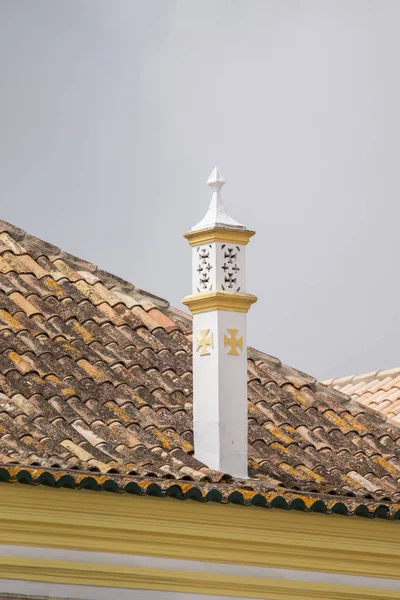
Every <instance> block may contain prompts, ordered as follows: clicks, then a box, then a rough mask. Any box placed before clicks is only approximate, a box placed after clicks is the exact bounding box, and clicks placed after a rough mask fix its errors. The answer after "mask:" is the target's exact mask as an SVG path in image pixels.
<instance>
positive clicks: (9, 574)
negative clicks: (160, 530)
mask: <svg viewBox="0 0 400 600" xmlns="http://www.w3.org/2000/svg"><path fill="white" fill-rule="evenodd" d="M0 578H1V579H18V580H23V581H45V582H51V583H59V584H62V583H64V584H65V583H66V584H69V585H71V584H72V585H74V584H75V585H87V586H103V587H109V588H124V589H143V590H162V591H164V592H187V593H193V594H209V595H211V594H215V595H218V596H232V597H242V598H243V597H244V598H268V599H269V600H294V599H297V598H303V599H305V600H399V598H400V592H398V591H392V590H385V589H376V588H375V589H374V588H367V587H353V586H347V585H340V584H339V585H338V584H326V583H312V582H307V581H293V580H285V579H270V578H262V577H248V576H240V575H231V574H229V575H224V574H219V573H204V572H193V571H181V570H167V569H153V568H145V567H131V566H121V565H107V564H98V563H90V562H75V561H61V560H42V559H36V558H19V557H13V556H1V557H0ZM53 593H55V594H56V593H57V592H56V591H54V592H53ZM110 598H111V595H110Z"/></svg>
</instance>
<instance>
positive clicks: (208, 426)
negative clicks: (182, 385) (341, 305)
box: [182, 168, 257, 477]
mask: <svg viewBox="0 0 400 600" xmlns="http://www.w3.org/2000/svg"><path fill="white" fill-rule="evenodd" d="M207 183H208V185H209V186H210V188H211V189H212V197H211V203H210V206H209V209H208V211H207V214H206V215H205V217H204V218H203V219H202V220H201V221H200V223H198V224H197V225H195V226H194V227H193V228H192V229H191V231H189V233H185V234H184V236H185V238H186V239H187V240H188V242H189V244H190V245H191V246H192V256H193V260H192V270H193V273H192V295H191V296H186V297H185V298H184V299H183V300H182V302H183V303H184V304H185V305H186V306H187V307H188V308H189V309H190V311H191V312H192V313H193V420H194V425H193V427H194V452H195V457H196V458H197V459H198V460H200V461H201V462H203V463H205V464H206V465H207V466H208V467H209V468H210V469H214V470H216V471H224V472H226V473H230V474H231V475H233V476H234V477H247V476H248V474H247V460H248V458H247V444H248V441H247V437H248V434H247V342H246V314H247V311H248V310H249V308H250V306H251V304H253V302H256V300H257V298H256V296H253V295H252V294H246V260H245V251H246V244H247V243H248V241H249V239H250V238H251V236H252V235H254V231H249V230H248V229H246V228H245V227H244V226H243V225H241V224H240V223H238V222H237V221H235V220H234V219H232V217H230V216H229V215H228V213H227V212H226V209H225V206H224V203H223V201H222V196H221V188H222V186H223V185H224V184H225V181H224V179H223V178H222V176H221V174H220V172H219V171H218V169H217V168H215V169H214V170H213V172H212V173H211V175H210V177H209V179H208V181H207Z"/></svg>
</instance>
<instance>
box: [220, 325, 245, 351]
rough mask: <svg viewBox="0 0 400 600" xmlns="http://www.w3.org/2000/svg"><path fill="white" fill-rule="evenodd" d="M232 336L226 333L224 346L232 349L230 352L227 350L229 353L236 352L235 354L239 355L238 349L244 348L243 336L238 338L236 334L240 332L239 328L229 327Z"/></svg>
mask: <svg viewBox="0 0 400 600" xmlns="http://www.w3.org/2000/svg"><path fill="white" fill-rule="evenodd" d="M228 331H229V334H230V337H228V336H227V335H224V348H229V347H230V350H229V352H227V354H234V355H235V356H239V352H238V351H237V348H240V350H243V336H240V338H238V339H236V334H237V333H238V331H239V330H238V329H228Z"/></svg>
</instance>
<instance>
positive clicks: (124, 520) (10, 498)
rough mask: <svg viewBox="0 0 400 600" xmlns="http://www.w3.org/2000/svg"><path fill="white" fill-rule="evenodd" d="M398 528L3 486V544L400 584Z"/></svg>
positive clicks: (160, 500) (371, 521)
mask: <svg viewBox="0 0 400 600" xmlns="http://www.w3.org/2000/svg"><path fill="white" fill-rule="evenodd" d="M398 528H399V525H397V527H396V523H394V522H390V521H385V520H383V519H363V518H359V517H344V516H339V515H322V514H317V513H303V512H298V513H297V512H295V511H280V510H277V509H270V510H266V509H265V508H259V507H255V506H238V505H235V504H227V505H222V504H217V503H207V504H202V503H199V502H195V501H192V500H187V501H184V502H183V501H182V502H178V501H176V500H174V499H172V498H154V497H148V496H146V497H139V496H134V495H130V494H109V493H108V494H107V493H105V492H94V491H90V490H68V489H65V488H59V489H58V488H48V487H45V486H38V487H33V486H32V487H30V486H22V485H20V484H9V483H0V544H15V545H20V546H41V547H45V548H64V549H69V550H82V551H98V552H104V551H107V552H114V553H121V554H140V555H144V556H156V557H165V558H178V559H186V560H200V561H206V562H207V561H212V562H217V563H218V562H225V563H230V564H241V565H254V566H264V567H276V568H284V569H300V570H312V571H321V572H329V573H343V574H347V575H363V576H371V577H388V578H394V579H396V578H398V577H399V571H398V565H399V561H400V544H399V542H398V538H399V531H398ZM203 575H204V574H203ZM229 577H230V576H229ZM0 578H1V576H0ZM210 593H211V592H210ZM385 593H386V592H385ZM239 595H242V596H245V597H246V596H249V594H248V593H242V594H239ZM249 597H263V596H249ZM267 597H270V596H267ZM272 597H273V596H271V598H272ZM280 597H282V598H284V597H285V596H277V598H280ZM288 597H290V596H288ZM300 597H301V596H300ZM309 597H310V598H312V597H313V596H309ZM315 597H316V598H318V597H319V596H315ZM321 597H323V596H321ZM337 597H338V598H340V597H341V596H337ZM347 597H348V598H350V596H343V598H347ZM354 597H357V596H354ZM366 597H368V596H366ZM371 597H374V598H375V596H371ZM385 597H386V596H385ZM388 597H392V596H388ZM393 597H397V596H393ZM326 598H329V596H326Z"/></svg>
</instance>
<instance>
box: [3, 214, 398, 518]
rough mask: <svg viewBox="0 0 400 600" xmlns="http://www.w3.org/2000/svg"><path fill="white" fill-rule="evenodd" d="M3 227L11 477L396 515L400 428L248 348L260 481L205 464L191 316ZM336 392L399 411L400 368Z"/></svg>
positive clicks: (253, 449) (6, 443)
mask: <svg viewBox="0 0 400 600" xmlns="http://www.w3.org/2000/svg"><path fill="white" fill-rule="evenodd" d="M0 232H1V233H0V272H1V273H0V461H2V462H3V466H1V465H0V479H5V480H11V481H31V482H37V483H40V482H42V481H47V482H53V483H52V484H54V485H64V483H65V482H67V483H65V484H68V485H72V484H73V485H75V486H76V487H93V488H95V489H97V488H99V487H100V488H101V487H102V486H103V485H104V486H106V489H116V490H120V491H123V490H125V491H131V492H132V493H153V492H154V493H155V490H156V489H157V490H159V491H158V492H157V493H159V494H161V495H162V494H165V495H170V494H171V495H178V496H180V497H198V499H203V500H205V499H207V500H208V499H218V500H220V501H240V502H243V503H255V504H261V505H265V506H291V503H293V502H294V503H295V504H293V506H297V507H303V508H304V509H312V507H313V506H315V507H319V508H315V509H316V510H317V509H320V507H321V504H318V501H320V500H321V499H323V502H324V504H323V506H325V508H326V510H327V511H333V512H335V511H336V510H337V511H338V512H340V511H342V510H343V507H344V506H345V507H346V508H345V509H344V510H347V511H348V512H350V513H352V512H357V511H358V510H359V507H360V504H361V503H362V505H363V506H364V508H365V507H367V508H365V510H366V511H367V513H368V514H373V515H375V513H376V514H382V515H386V514H390V516H392V517H393V518H394V517H395V515H397V514H399V516H400V505H397V503H400V488H399V485H398V480H399V479H400V430H399V429H398V428H397V427H396V426H393V427H391V426H390V424H388V423H385V422H384V420H383V419H382V418H381V419H379V418H378V417H374V415H373V414H370V413H369V412H367V411H366V410H361V409H360V407H359V406H357V404H356V403H355V402H351V401H350V400H349V399H348V398H347V397H346V396H345V395H344V394H342V393H341V392H340V391H336V390H335V389H333V388H329V387H326V386H324V385H322V384H320V383H318V382H317V381H316V380H315V379H314V378H313V377H310V376H309V375H306V374H305V373H302V372H300V371H297V370H296V369H293V368H291V367H288V366H286V365H284V364H282V363H281V361H280V360H279V359H277V358H275V357H272V356H270V355H267V354H264V353H263V352H260V351H257V350H254V349H251V348H249V352H248V357H249V360H248V375H249V377H248V380H249V385H248V397H249V404H248V407H249V473H250V477H251V479H249V480H247V481H245V482H244V481H241V480H233V479H232V478H231V477H230V475H229V473H216V472H213V471H211V470H209V469H208V468H207V467H206V466H205V465H203V464H202V463H200V462H199V461H197V460H196V459H195V458H194V456H193V445H192V444H193V432H192V372H191V370H192V359H191V352H192V344H191V318H190V317H189V316H188V315H186V314H185V313H184V312H182V311H180V310H179V309H175V308H173V307H170V306H169V303H168V302H167V301H166V300H163V299H161V298H158V297H157V296H154V295H152V294H149V293H147V292H144V291H143V290H140V289H138V288H135V287H134V286H133V285H132V284H130V283H129V282H126V281H124V280H123V279H120V278H118V277H116V276H114V275H111V274H109V273H107V272H105V271H101V270H99V269H97V267H96V266H95V265H93V264H91V263H88V262H86V261H83V260H81V259H79V258H77V257H74V256H72V255H69V254H66V253H63V252H61V251H60V250H59V249H58V248H56V247H55V246H53V245H50V244H47V243H45V242H42V241H41V240H38V239H37V238H34V237H33V236H30V235H28V234H26V233H25V232H23V231H22V230H20V229H18V228H16V227H14V226H12V225H9V224H7V223H5V222H3V221H0ZM330 383H331V384H332V385H334V386H336V387H337V388H338V389H339V390H340V389H346V390H349V391H350V393H351V394H353V398H355V399H356V400H357V402H361V401H362V397H360V396H359V395H358V394H360V393H361V394H363V397H364V398H365V401H366V402H370V403H371V404H375V405H376V406H377V408H380V409H381V410H382V411H383V413H384V414H387V415H389V414H390V416H391V418H392V419H396V418H397V415H399V416H400V369H399V370H392V371H391V372H386V373H379V372H377V373H372V374H368V376H365V377H364V378H363V377H357V378H344V379H342V380H335V381H333V382H330ZM360 390H361V392H360ZM368 411H372V413H373V412H374V411H373V409H371V408H368ZM13 465H14V466H13ZM96 473H98V474H101V475H99V476H98V477H97V476H96ZM106 474H107V475H106ZM46 478H47V479H46ZM144 478H145V479H144ZM149 478H150V479H149ZM171 480H173V481H172V482H171ZM59 482H60V483H59ZM71 482H72V483H71ZM173 482H175V487H173V486H174V484H173ZM190 482H191V483H190ZM207 482H209V483H207ZM107 486H108V487H107ZM113 486H114V487H113ZM151 486H153V487H151ZM243 486H245V487H243ZM235 494H236V495H235ZM335 498H336V500H335ZM355 498H358V500H357V501H356V500H355ZM296 502H297V504H296ZM382 502H383V503H385V502H386V503H388V507H387V510H386V509H385V510H386V512H385V511H384V510H381V509H380V508H379V506H380V505H381V504H382ZM363 510H364V509H362V508H361V509H360V510H359V512H357V514H364V513H363ZM360 511H361V512H360ZM367 513H366V514H367Z"/></svg>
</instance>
